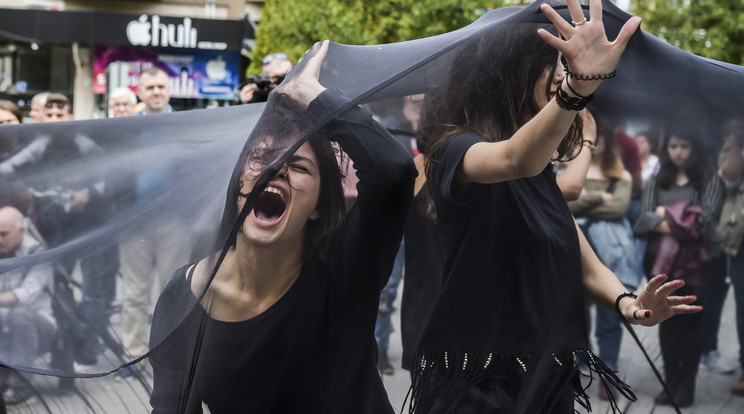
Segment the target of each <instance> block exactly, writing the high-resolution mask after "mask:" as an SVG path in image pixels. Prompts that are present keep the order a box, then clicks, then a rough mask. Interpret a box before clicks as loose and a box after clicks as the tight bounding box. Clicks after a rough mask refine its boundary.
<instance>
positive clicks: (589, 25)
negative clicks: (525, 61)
mask: <svg viewBox="0 0 744 414" xmlns="http://www.w3.org/2000/svg"><path fill="white" fill-rule="evenodd" d="M566 4H567V6H568V10H569V12H570V14H571V20H572V23H569V22H567V21H565V20H564V19H563V18H562V17H561V16H560V15H559V14H558V12H556V11H555V10H554V9H553V8H552V7H550V6H549V5H547V4H542V5H540V10H542V12H543V13H545V15H546V16H547V17H548V19H550V21H551V22H553V24H554V25H555V27H556V28H557V29H558V31H559V32H560V34H561V35H562V36H563V38H564V39H565V40H564V39H560V38H559V37H557V36H554V35H553V34H552V33H550V32H548V31H547V30H545V29H539V30H538V32H537V33H538V35H539V36H540V37H541V38H542V39H543V40H544V41H545V42H547V43H548V44H549V45H551V46H553V47H554V48H556V49H557V50H558V51H559V52H561V54H563V56H564V57H565V58H566V60H567V61H568V67H569V68H570V71H571V73H574V74H576V75H584V76H586V77H591V76H601V75H608V74H610V73H611V72H612V71H613V70H615V67H616V66H617V62H618V61H619V60H620V56H622V54H623V51H624V50H625V46H627V44H628V41H629V40H630V37H631V36H632V35H633V33H635V31H636V29H638V26H639V25H640V23H641V18H640V17H638V16H633V17H631V18H630V19H628V21H627V22H625V24H624V25H623V27H622V29H620V33H619V34H618V35H617V38H616V39H615V40H614V41H612V42H610V41H609V40H608V39H607V35H606V34H605V28H604V23H602V0H590V2H589V19H585V17H584V12H583V11H582V9H581V5H580V4H579V2H578V0H567V1H566ZM567 80H568V79H567ZM601 82H602V81H601V80H577V79H571V80H570V83H571V86H572V87H573V89H574V90H576V91H577V92H578V93H580V94H582V95H584V96H588V95H590V94H592V93H594V91H595V90H596V89H597V87H599V84H600V83H601Z"/></svg>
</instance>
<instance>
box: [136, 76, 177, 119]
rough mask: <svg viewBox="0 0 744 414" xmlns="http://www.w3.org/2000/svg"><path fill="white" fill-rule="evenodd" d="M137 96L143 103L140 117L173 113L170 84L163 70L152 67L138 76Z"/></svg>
mask: <svg viewBox="0 0 744 414" xmlns="http://www.w3.org/2000/svg"><path fill="white" fill-rule="evenodd" d="M137 94H138V95H139V98H140V100H142V102H144V103H145V109H143V110H142V111H141V112H140V115H152V114H165V113H168V112H173V108H172V107H171V106H170V103H168V102H169V101H170V97H171V84H170V78H169V77H168V74H167V73H165V71H164V70H163V69H160V68H158V67H155V66H152V67H149V68H147V69H145V70H143V71H142V72H140V75H139V82H138V83H137Z"/></svg>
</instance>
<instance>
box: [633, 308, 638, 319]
mask: <svg viewBox="0 0 744 414" xmlns="http://www.w3.org/2000/svg"><path fill="white" fill-rule="evenodd" d="M639 310H640V309H636V310H634V311H633V319H635V320H638V316H637V315H636V313H638V311H639Z"/></svg>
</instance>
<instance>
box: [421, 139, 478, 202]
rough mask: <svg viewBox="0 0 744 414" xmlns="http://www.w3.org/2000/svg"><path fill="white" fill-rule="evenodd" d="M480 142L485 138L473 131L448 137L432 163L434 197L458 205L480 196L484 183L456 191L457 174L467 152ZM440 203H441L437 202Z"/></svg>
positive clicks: (473, 184)
mask: <svg viewBox="0 0 744 414" xmlns="http://www.w3.org/2000/svg"><path fill="white" fill-rule="evenodd" d="M478 142H485V139H484V138H483V137H482V136H480V135H478V134H474V133H471V132H466V133H462V134H457V135H455V136H454V137H452V138H450V139H448V140H447V141H446V142H445V143H444V144H442V146H441V147H439V149H438V150H437V151H436V153H435V154H434V158H433V159H432V164H431V182H432V188H433V190H434V198H435V199H437V198H438V199H440V200H441V201H444V202H446V203H453V204H456V205H464V204H468V203H470V202H471V201H473V200H475V199H476V198H477V197H478V194H479V190H480V189H482V188H483V186H482V185H479V184H475V183H471V184H470V185H468V191H467V193H464V192H463V191H455V190H456V189H455V187H454V186H455V185H456V184H457V183H456V182H455V176H456V175H457V170H458V168H460V164H462V160H463V158H464V157H465V153H466V152H467V151H468V149H470V147H472V146H473V144H476V143H478ZM437 204H439V203H437Z"/></svg>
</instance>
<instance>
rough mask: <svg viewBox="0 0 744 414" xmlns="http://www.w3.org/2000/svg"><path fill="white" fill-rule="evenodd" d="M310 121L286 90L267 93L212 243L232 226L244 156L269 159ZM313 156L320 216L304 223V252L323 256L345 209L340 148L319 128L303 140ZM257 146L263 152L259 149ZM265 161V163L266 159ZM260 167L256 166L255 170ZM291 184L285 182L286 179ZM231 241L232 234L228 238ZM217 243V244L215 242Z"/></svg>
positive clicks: (308, 126) (309, 125) (311, 123)
mask: <svg viewBox="0 0 744 414" xmlns="http://www.w3.org/2000/svg"><path fill="white" fill-rule="evenodd" d="M314 124H315V122H314V121H313V118H312V117H311V116H310V114H309V113H308V112H307V110H306V109H305V108H303V107H302V106H301V105H300V104H299V103H297V102H296V101H295V100H293V99H292V98H291V97H289V96H288V95H286V94H282V93H273V94H272V96H271V98H270V99H269V101H268V102H267V104H266V108H265V109H264V112H263V115H261V119H260V120H259V122H258V124H256V127H255V128H254V129H253V131H252V132H251V135H250V136H249V138H248V140H247V141H246V144H245V146H244V147H243V150H242V152H241V154H240V157H239V158H238V161H237V163H236V164H235V168H234V169H233V173H232V177H231V178H230V184H229V185H228V189H227V197H226V201H225V209H224V212H223V214H222V220H221V223H220V232H219V237H218V239H217V243H224V242H225V240H226V239H227V237H228V236H229V235H230V233H231V231H232V226H233V225H234V222H235V220H236V219H237V217H238V214H239V213H240V212H239V211H238V196H239V194H240V188H241V176H242V174H243V173H244V171H245V169H246V168H247V161H248V160H249V159H255V158H256V157H260V156H262V155H266V154H265V153H266V152H267V151H268V152H271V153H272V154H271V155H270V156H268V157H267V158H271V162H273V161H274V160H276V159H278V158H279V156H280V155H281V154H282V153H283V152H284V151H286V150H287V149H288V148H289V147H290V146H291V145H292V144H294V143H295V142H297V140H298V139H299V138H301V137H303V136H304V135H305V134H307V133H308V132H309V131H310V129H311V128H312V127H313V126H314ZM262 142H270V145H271V148H270V149H266V148H263V149H260V148H259V147H260V145H259V144H260V143H262ZM307 142H308V143H309V144H310V147H311V148H312V150H313V152H314V153H315V156H316V157H317V159H318V169H319V171H320V194H319V196H318V206H317V210H318V211H319V212H320V217H319V218H318V219H317V220H310V221H308V222H307V224H306V228H305V236H304V249H305V251H304V257H305V258H308V257H314V258H317V259H319V260H323V261H325V260H327V257H328V249H329V247H330V244H331V240H332V238H333V235H334V233H335V231H336V230H337V229H338V228H339V227H340V226H341V222H342V221H343V219H344V217H345V215H346V206H345V202H344V190H343V187H342V184H341V180H342V178H343V177H344V174H343V173H342V171H341V168H340V167H339V163H342V161H341V160H342V158H343V155H342V154H343V153H341V152H340V151H339V150H337V149H336V148H335V147H334V146H333V145H331V142H330V141H329V140H328V138H327V137H326V136H325V135H324V134H323V131H322V130H321V131H319V132H317V133H315V134H313V135H312V136H311V137H310V138H309V139H308V141H307ZM258 152H263V153H264V154H259V153H258ZM271 162H269V164H266V165H265V168H268V167H269V166H270V165H271ZM265 172H266V171H265V170H264V171H257V173H258V175H260V174H263V173H265ZM290 185H291V182H290ZM230 243H231V244H233V245H234V244H235V239H234V238H233V239H231V240H230ZM219 247H222V246H219Z"/></svg>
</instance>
